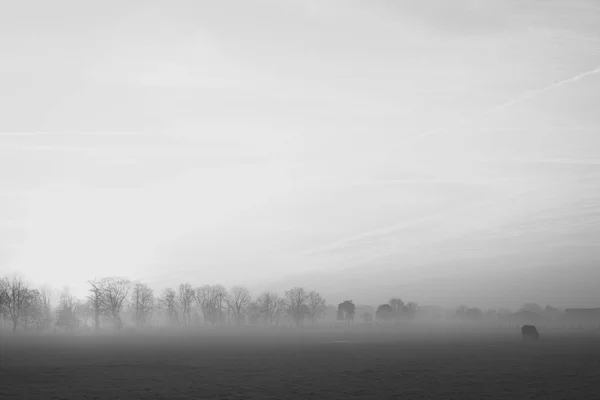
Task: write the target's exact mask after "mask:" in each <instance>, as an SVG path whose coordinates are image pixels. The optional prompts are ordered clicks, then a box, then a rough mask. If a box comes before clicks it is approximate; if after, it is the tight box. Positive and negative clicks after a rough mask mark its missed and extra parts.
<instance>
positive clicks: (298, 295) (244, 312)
mask: <svg viewBox="0 0 600 400" xmlns="http://www.w3.org/2000/svg"><path fill="white" fill-rule="evenodd" d="M87 284H88V290H87V296H85V297H84V298H76V297H75V296H73V295H72V294H71V293H70V291H69V290H68V289H64V290H63V291H62V293H61V294H60V298H59V301H58V304H57V305H56V306H55V307H53V306H52V305H51V301H50V298H51V296H50V294H51V293H50V290H49V289H48V288H47V287H44V288H42V289H35V288H32V287H31V286H30V285H28V284H27V283H26V282H25V281H24V280H23V279H22V278H20V277H18V276H13V277H4V278H1V279H0V313H1V314H2V316H3V318H5V319H8V320H10V321H12V328H13V331H16V330H17V327H19V326H22V327H23V328H24V329H25V330H31V329H35V330H37V331H43V330H45V329H49V328H51V327H52V325H53V324H54V326H55V327H60V328H64V329H65V330H67V331H73V330H74V329H76V328H78V327H80V326H84V327H89V328H92V329H94V330H99V329H100V328H101V325H103V324H108V325H110V326H111V327H112V328H114V329H115V330H119V329H121V328H122V327H123V325H124V319H123V315H124V314H127V315H128V317H129V319H130V322H131V323H132V324H133V325H135V326H137V327H147V326H148V325H150V324H151V323H153V321H154V322H157V321H158V320H162V321H163V322H164V324H166V325H171V326H189V325H192V324H196V323H200V322H203V323H208V324H224V323H227V324H235V325H240V324H245V323H250V324H259V323H262V324H267V325H273V324H280V323H289V324H293V325H295V326H297V327H300V326H302V325H303V324H304V323H305V321H306V320H308V321H310V322H311V323H313V324H314V323H316V322H317V320H318V319H319V318H320V317H321V316H323V314H324V313H325V310H326V306H327V304H326V300H325V298H323V297H322V296H321V294H319V293H318V292H316V291H307V290H305V289H304V288H302V287H293V288H291V289H289V290H286V291H285V292H284V293H283V296H279V295H278V294H277V293H275V292H271V291H265V292H263V293H261V294H260V295H259V296H258V297H256V298H255V299H254V298H253V297H252V296H251V294H250V291H249V290H248V289H247V288H245V287H243V286H233V287H231V288H229V289H227V288H225V287H224V286H222V285H218V284H217V285H202V286H198V287H193V286H192V285H191V284H190V283H182V284H180V285H179V287H178V288H176V289H173V288H167V289H165V290H164V291H163V292H162V293H160V294H158V295H157V294H155V292H154V290H153V289H152V288H150V287H149V286H148V285H146V284H144V283H139V282H132V281H130V280H129V279H127V278H123V277H108V278H102V279H93V280H90V281H88V282H87Z"/></svg>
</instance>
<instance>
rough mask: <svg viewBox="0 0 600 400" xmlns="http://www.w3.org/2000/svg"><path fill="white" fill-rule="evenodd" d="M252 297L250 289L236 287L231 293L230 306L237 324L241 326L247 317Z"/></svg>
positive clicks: (229, 297)
mask: <svg viewBox="0 0 600 400" xmlns="http://www.w3.org/2000/svg"><path fill="white" fill-rule="evenodd" d="M250 301H251V297H250V292H249V291H248V289H246V288H245V287H242V286H234V287H232V288H231V290H230V291H229V296H228V304H229V306H230V309H231V311H232V313H233V317H234V319H235V324H236V325H239V324H240V323H241V321H242V317H243V316H244V315H245V312H246V308H247V307H248V304H250Z"/></svg>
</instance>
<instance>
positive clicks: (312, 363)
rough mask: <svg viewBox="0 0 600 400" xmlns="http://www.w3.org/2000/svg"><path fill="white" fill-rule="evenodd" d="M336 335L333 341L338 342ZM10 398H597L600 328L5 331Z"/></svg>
mask: <svg viewBox="0 0 600 400" xmlns="http://www.w3.org/2000/svg"><path fill="white" fill-rule="evenodd" d="M331 342H333V343H331ZM0 357H1V358H0V359H1V362H0V366H1V369H0V380H1V381H2V385H1V386H0V397H1V398H10V399H38V398H40V399H59V398H60V399H94V398H95V399H104V398H114V399H116V398H120V399H136V398H140V399H141V398H156V399H198V398H223V399H225V398H229V399H236V398H237V399H241V398H256V399H269V398H271V399H285V398H298V399H305V398H340V399H341V398H344V399H347V398H363V399H367V398H369V399H374V398H402V399H411V398H414V399H428V398H430V399H434V398H436V399H451V398H452V399H484V398H485V399H492V398H494V399H496V398H497V399H530V398H531V399H533V398H544V399H547V398H556V399H591V398H592V397H593V396H594V394H596V393H598V390H600V337H598V336H595V337H594V336H593V335H591V334H583V333H579V334H575V333H558V332H556V333H546V334H544V333H542V339H541V340H540V341H539V342H523V341H522V340H521V337H520V334H519V333H518V332H517V331H516V330H515V331H514V332H513V331H511V332H508V331H507V332H493V331H487V332H483V331H482V332H471V333H466V332H462V333H461V332H458V331H455V332H454V333H452V332H441V331H436V332H433V331H422V332H395V331H393V330H391V329H388V330H387V331H385V332H384V331H383V330H380V329H378V328H373V329H368V330H367V329H352V330H344V331H339V332H334V331H329V332H325V331H322V332H316V331H313V332H297V331H289V332H282V331H271V332H265V331H260V330H258V329H255V330H254V334H253V333H252V332H249V331H246V332H236V331H235V330H213V331H206V332H202V333H198V332H196V333H175V332H172V333H170V334H160V335H159V334H145V335H104V336H89V335H88V336H86V335H75V336H67V335H47V336H41V337H35V336H30V337H13V336H11V335H6V334H4V335H3V336H2V350H1V353H0Z"/></svg>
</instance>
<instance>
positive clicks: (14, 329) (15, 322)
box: [12, 318, 19, 332]
mask: <svg viewBox="0 0 600 400" xmlns="http://www.w3.org/2000/svg"><path fill="white" fill-rule="evenodd" d="M12 320H13V332H16V331H17V323H18V322H19V320H18V319H17V318H13V319H12Z"/></svg>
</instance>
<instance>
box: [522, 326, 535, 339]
mask: <svg viewBox="0 0 600 400" xmlns="http://www.w3.org/2000/svg"><path fill="white" fill-rule="evenodd" d="M521 334H522V335H523V340H525V339H531V340H539V339H540V334H539V333H538V330H537V328H536V327H535V326H533V325H523V327H522V328H521Z"/></svg>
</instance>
